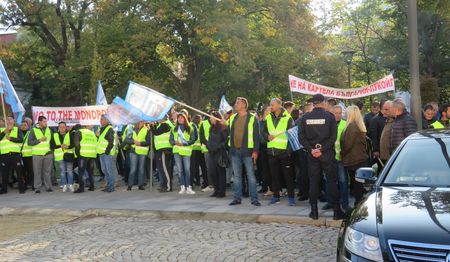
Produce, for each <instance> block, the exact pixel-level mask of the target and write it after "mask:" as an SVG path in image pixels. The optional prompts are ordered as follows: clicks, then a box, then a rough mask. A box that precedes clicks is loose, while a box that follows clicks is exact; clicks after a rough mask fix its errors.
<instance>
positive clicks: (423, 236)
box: [374, 187, 450, 245]
mask: <svg viewBox="0 0 450 262" xmlns="http://www.w3.org/2000/svg"><path fill="white" fill-rule="evenodd" d="M375 201H376V204H375V209H376V214H374V215H376V222H377V225H378V234H379V236H380V238H384V239H385V240H403V241H411V242H421V243H430V244H446V245H448V244H449V243H450V188H433V187H383V188H382V189H381V190H380V191H379V192H377V193H376V200H375Z"/></svg>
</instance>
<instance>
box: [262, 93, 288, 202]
mask: <svg viewBox="0 0 450 262" xmlns="http://www.w3.org/2000/svg"><path fill="white" fill-rule="evenodd" d="M270 110H271V113H270V114H269V115H268V116H267V117H266V119H265V121H266V125H265V130H264V132H263V136H264V138H265V140H266V141H267V154H268V160H269V169H270V174H271V176H272V188H271V189H272V191H273V196H272V199H271V200H270V202H269V204H277V203H279V202H280V191H281V179H282V177H281V175H283V176H284V180H285V182H286V187H287V191H288V202H289V205H290V206H294V205H295V193H294V174H295V172H294V163H293V161H292V157H291V154H292V152H291V149H290V147H289V140H288V136H287V134H286V131H288V130H289V129H291V128H293V127H294V126H295V123H294V120H293V119H292V117H291V115H290V114H289V113H288V112H287V111H286V110H285V109H284V108H283V107H282V102H281V100H280V99H279V98H273V99H272V100H271V101H270Z"/></svg>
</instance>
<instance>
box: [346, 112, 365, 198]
mask: <svg viewBox="0 0 450 262" xmlns="http://www.w3.org/2000/svg"><path fill="white" fill-rule="evenodd" d="M366 133H367V130H366V126H365V125H364V121H363V118H362V115H361V111H360V110H359V108H358V107H357V106H349V107H348V108H347V122H346V126H345V129H344V131H343V132H342V135H341V159H342V163H343V164H344V167H345V169H346V170H347V173H348V175H349V177H350V179H351V181H352V182H353V186H354V188H353V194H354V196H355V206H356V205H357V204H358V203H359V201H361V199H362V198H363V195H364V185H363V184H362V183H360V182H358V181H356V180H355V175H356V170H357V169H358V168H360V167H366V166H368V159H369V154H368V152H367V140H366Z"/></svg>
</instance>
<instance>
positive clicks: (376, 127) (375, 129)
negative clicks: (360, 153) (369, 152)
mask: <svg viewBox="0 0 450 262" xmlns="http://www.w3.org/2000/svg"><path fill="white" fill-rule="evenodd" d="M385 123H386V117H384V116H383V114H382V113H381V112H380V113H378V114H377V115H376V116H374V117H373V118H372V120H370V125H369V126H370V130H368V135H370V139H371V140H372V146H373V152H380V138H381V133H382V132H383V128H384V124H385Z"/></svg>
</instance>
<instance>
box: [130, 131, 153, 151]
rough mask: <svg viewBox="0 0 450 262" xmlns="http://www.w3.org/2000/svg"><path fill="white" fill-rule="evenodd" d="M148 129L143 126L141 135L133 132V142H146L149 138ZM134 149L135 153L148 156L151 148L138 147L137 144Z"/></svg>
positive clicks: (133, 145) (133, 146)
mask: <svg viewBox="0 0 450 262" xmlns="http://www.w3.org/2000/svg"><path fill="white" fill-rule="evenodd" d="M147 133H148V129H147V128H146V127H145V126H143V127H142V128H141V129H140V130H139V133H138V134H136V131H134V130H133V140H136V141H139V142H145V140H146V138H147ZM131 147H132V148H134V152H135V153H136V154H138V155H144V156H146V155H148V151H149V146H137V145H135V144H132V145H131Z"/></svg>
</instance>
